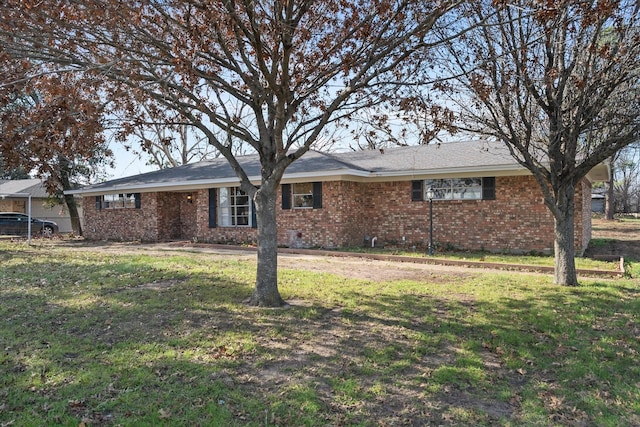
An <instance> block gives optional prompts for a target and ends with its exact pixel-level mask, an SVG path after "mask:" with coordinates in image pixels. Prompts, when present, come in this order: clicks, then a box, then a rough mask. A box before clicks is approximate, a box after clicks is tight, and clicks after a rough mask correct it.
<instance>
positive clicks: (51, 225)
mask: <svg viewBox="0 0 640 427" xmlns="http://www.w3.org/2000/svg"><path fill="white" fill-rule="evenodd" d="M28 232H29V216H28V215H26V214H23V213H18V212H0V234H9V235H25V236H26V235H27V233H28ZM57 232H58V224H56V223H55V222H53V221H47V220H44V219H38V218H34V217H31V234H37V233H39V234H41V235H43V236H46V237H51V236H53V235H54V234H56V233H57Z"/></svg>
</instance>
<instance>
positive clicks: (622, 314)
mask: <svg viewBox="0 0 640 427" xmlns="http://www.w3.org/2000/svg"><path fill="white" fill-rule="evenodd" d="M330 262H331V261H330V260H329V261H327V263H328V264H327V265H330ZM359 262H364V261H359ZM382 265H384V264H379V263H378V262H375V261H370V264H368V266H370V267H371V268H372V269H373V268H381V267H380V266H382ZM327 271H331V269H330V267H329V268H327ZM254 274H255V263H254V262H253V261H252V260H250V259H246V258H240V259H239V258H238V256H236V255H233V254H226V255H225V254H207V253H195V252H194V253H191V252H158V251H130V252H128V251H110V250H107V249H106V248H103V247H101V246H95V247H93V248H92V247H89V246H87V245H77V246H74V245H73V244H70V245H63V244H52V245H37V244H36V245H34V246H31V247H29V246H27V245H24V244H21V243H11V242H0V317H1V318H2V328H1V329H0V350H1V353H0V426H3V427H4V426H43V425H47V426H50V425H63V426H79V425H83V426H111V425H114V426H115V425H123V426H158V425H167V426H168V425H190V426H234V425H235V426H291V425H294V426H328V425H330V426H378V425H380V426H389V425H414V426H422V425H491V426H495V425H499V426H500V425H501V426H535V425H540V426H548V425H559V426H572V425H575V426H583V425H598V426H638V425H640V300H639V297H640V285H639V283H638V280H637V279H631V278H628V279H618V280H605V279H597V280H596V279H588V280H584V281H583V284H582V286H580V287H575V288H566V287H557V286H554V285H552V278H551V277H550V276H546V275H534V274H520V273H508V272H504V273H496V272H490V271H487V272H476V271H471V270H470V271H467V272H456V271H450V270H446V269H442V270H438V269H434V270H431V271H429V272H426V273H425V274H424V275H422V276H421V278H420V279H417V278H416V279H415V280H406V279H402V280H396V279H394V280H388V279H385V276H384V274H380V275H378V276H377V277H378V278H377V279H362V278H354V277H353V276H350V275H348V274H329V273H322V272H318V271H310V270H308V269H305V268H296V269H285V268H281V270H280V290H281V293H282V296H283V297H284V298H285V299H286V300H288V301H290V302H291V303H292V306H291V308H288V309H257V308H249V307H246V306H244V305H243V304H242V301H243V299H245V298H246V297H248V296H249V295H250V293H251V290H252V287H253V277H254Z"/></svg>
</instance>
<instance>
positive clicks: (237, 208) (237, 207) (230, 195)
mask: <svg viewBox="0 0 640 427" xmlns="http://www.w3.org/2000/svg"><path fill="white" fill-rule="evenodd" d="M218 224H219V225H220V226H221V227H249V226H251V225H252V206H251V200H250V199H249V196H248V195H247V194H246V193H245V192H244V191H242V190H240V188H238V187H228V188H220V189H219V190H218Z"/></svg>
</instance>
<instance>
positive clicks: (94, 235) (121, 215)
mask: <svg viewBox="0 0 640 427" xmlns="http://www.w3.org/2000/svg"><path fill="white" fill-rule="evenodd" d="M158 198H159V194H158V193H142V194H141V195H140V206H141V208H140V209H131V208H129V209H100V210H96V198H95V196H89V197H83V198H82V212H83V216H84V229H83V233H84V236H85V237H86V238H88V239H95V240H100V239H109V240H124V241H132V240H144V241H156V240H158V239H159V233H158Z"/></svg>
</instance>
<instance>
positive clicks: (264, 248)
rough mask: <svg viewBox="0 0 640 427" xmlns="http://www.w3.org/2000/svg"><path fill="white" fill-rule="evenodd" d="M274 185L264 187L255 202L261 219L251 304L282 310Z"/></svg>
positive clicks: (259, 191)
mask: <svg viewBox="0 0 640 427" xmlns="http://www.w3.org/2000/svg"><path fill="white" fill-rule="evenodd" d="M275 188H277V187H275V186H270V185H263V186H262V187H261V188H260V189H259V190H258V191H257V193H256V196H255V197H254V202H255V206H256V214H257V215H256V217H257V218H258V268H257V273H256V287H255V290H254V292H253V295H252V296H251V298H250V300H249V304H250V305H254V306H260V307H282V306H283V305H285V302H284V300H283V299H282V297H280V292H279V291H278V230H277V223H276V189H275Z"/></svg>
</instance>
